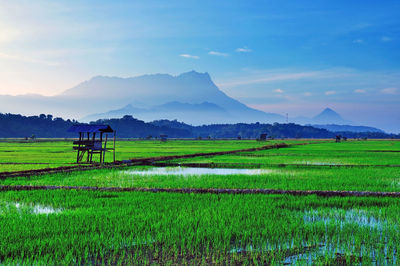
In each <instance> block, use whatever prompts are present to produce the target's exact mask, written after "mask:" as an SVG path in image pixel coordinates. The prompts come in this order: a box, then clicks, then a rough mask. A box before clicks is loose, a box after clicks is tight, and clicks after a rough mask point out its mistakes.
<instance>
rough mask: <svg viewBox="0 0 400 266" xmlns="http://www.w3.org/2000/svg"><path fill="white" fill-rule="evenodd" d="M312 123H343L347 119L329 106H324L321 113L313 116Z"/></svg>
mask: <svg viewBox="0 0 400 266" xmlns="http://www.w3.org/2000/svg"><path fill="white" fill-rule="evenodd" d="M313 122H314V123H323V124H331V123H334V124H343V123H346V122H348V121H346V120H344V119H343V118H342V117H341V116H340V115H339V114H338V113H337V112H335V111H334V110H333V109H331V108H328V107H327V108H325V109H324V110H323V111H322V112H321V113H319V114H318V115H316V116H315V117H314V118H313Z"/></svg>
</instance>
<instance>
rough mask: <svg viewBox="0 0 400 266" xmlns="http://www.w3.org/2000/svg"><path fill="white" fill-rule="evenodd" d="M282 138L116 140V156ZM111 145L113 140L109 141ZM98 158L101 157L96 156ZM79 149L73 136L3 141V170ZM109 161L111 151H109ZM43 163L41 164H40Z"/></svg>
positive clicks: (65, 161)
mask: <svg viewBox="0 0 400 266" xmlns="http://www.w3.org/2000/svg"><path fill="white" fill-rule="evenodd" d="M277 142H279V141H269V142H257V141H255V140H241V141H232V140H231V141H226V140H202V141H198V140H169V141H167V142H160V141H156V140H137V141H117V146H116V149H117V153H116V160H127V159H131V158H143V157H158V156H169V155H182V154H190V153H199V152H216V151H228V150H240V149H247V148H254V147H260V146H264V145H269V144H273V143H277ZM108 144H109V145H111V144H110V143H108ZM95 160H98V158H95ZM75 161H76V151H74V150H73V149H72V140H68V141H65V140H58V141H51V140H50V139H49V140H47V141H46V140H42V141H37V142H25V141H24V142H16V141H11V140H10V141H8V142H5V141H2V142H0V172H8V171H21V170H31V169H42V168H49V167H59V166H65V165H71V164H74V163H75ZM105 161H106V162H111V161H112V154H111V153H107V154H106V160H105ZM39 163H40V164H39Z"/></svg>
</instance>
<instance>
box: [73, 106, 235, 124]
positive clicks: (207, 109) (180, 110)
mask: <svg viewBox="0 0 400 266" xmlns="http://www.w3.org/2000/svg"><path fill="white" fill-rule="evenodd" d="M124 115H133V116H135V117H140V118H141V119H143V120H146V121H152V120H157V119H160V118H164V119H170V120H174V119H178V120H180V121H190V122H192V123H193V124H207V123H210V120H211V121H227V120H235V117H234V116H233V115H232V114H230V113H229V112H227V111H226V110H225V109H224V108H222V107H220V106H218V105H216V104H213V103H209V102H203V103H200V104H190V103H181V102H177V101H173V102H168V103H165V104H162V105H156V106H153V107H150V108H136V107H133V106H132V105H131V104H128V105H127V106H125V107H123V108H121V109H117V110H111V111H109V112H106V113H102V114H93V115H89V116H86V117H84V118H82V119H81V121H84V122H88V121H93V120H97V119H106V118H119V117H123V116H124ZM210 117H211V118H212V119H210Z"/></svg>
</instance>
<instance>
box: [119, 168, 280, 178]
mask: <svg viewBox="0 0 400 266" xmlns="http://www.w3.org/2000/svg"><path fill="white" fill-rule="evenodd" d="M272 172H273V170H268V169H232V168H197V167H163V168H161V167H160V168H151V169H149V170H130V171H124V173H127V174H132V175H143V176H146V175H184V176H185V175H263V174H269V173H272Z"/></svg>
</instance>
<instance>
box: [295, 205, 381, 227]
mask: <svg viewBox="0 0 400 266" xmlns="http://www.w3.org/2000/svg"><path fill="white" fill-rule="evenodd" d="M303 220H304V222H305V223H308V224H310V223H315V222H321V221H322V222H323V223H324V224H325V225H328V224H330V223H333V224H338V225H339V227H340V228H342V227H343V226H344V225H347V224H356V225H358V226H360V227H368V228H372V229H377V230H379V231H383V229H384V228H385V227H387V226H389V223H388V222H387V221H386V220H381V219H378V218H375V217H374V216H371V215H369V214H368V213H367V212H366V211H363V210H354V209H350V210H341V209H332V210H331V211H329V212H328V213H322V212H319V211H317V210H311V211H307V212H305V214H304V216H303Z"/></svg>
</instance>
